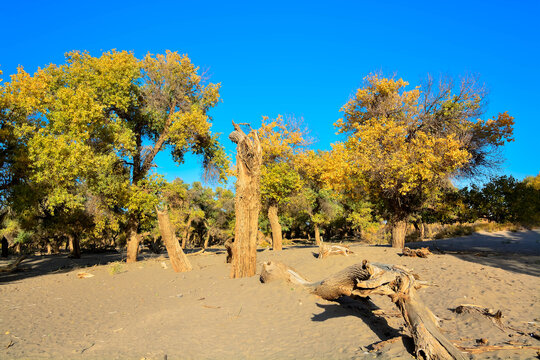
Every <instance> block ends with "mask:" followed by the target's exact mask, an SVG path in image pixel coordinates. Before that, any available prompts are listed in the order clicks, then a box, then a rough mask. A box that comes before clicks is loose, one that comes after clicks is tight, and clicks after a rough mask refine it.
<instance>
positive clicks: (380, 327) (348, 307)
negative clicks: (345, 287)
mask: <svg viewBox="0 0 540 360" xmlns="http://www.w3.org/2000/svg"><path fill="white" fill-rule="evenodd" d="M337 302H338V303H339V304H317V306H318V307H320V308H321V309H323V310H324V311H323V312H322V313H320V314H315V315H313V317H312V318H311V320H312V321H326V320H328V319H332V318H339V317H346V316H356V317H359V318H360V319H362V321H363V322H364V323H365V324H366V325H367V326H369V328H370V329H371V331H373V333H375V335H377V336H378V337H379V339H380V340H381V341H385V340H388V339H391V338H395V337H400V336H401V337H402V339H403V345H404V346H405V348H406V349H407V351H408V352H409V353H410V354H411V355H413V356H414V342H413V339H412V338H411V337H409V336H407V335H404V334H403V333H402V332H400V331H399V330H397V329H395V328H393V327H391V326H390V325H389V324H388V322H387V321H386V319H385V318H384V317H382V316H376V315H374V314H373V312H372V311H373V310H377V309H379V308H378V307H377V306H376V305H375V304H374V303H373V302H372V301H371V300H369V298H367V299H359V300H355V299H351V298H349V297H341V298H339V299H338V300H337ZM374 344H376V343H374ZM374 344H371V345H368V346H367V348H368V349H369V348H372V346H373V345H374Z"/></svg>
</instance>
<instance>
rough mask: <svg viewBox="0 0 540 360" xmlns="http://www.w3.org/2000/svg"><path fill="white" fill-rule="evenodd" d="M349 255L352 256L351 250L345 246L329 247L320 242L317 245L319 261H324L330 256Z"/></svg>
mask: <svg viewBox="0 0 540 360" xmlns="http://www.w3.org/2000/svg"><path fill="white" fill-rule="evenodd" d="M349 254H354V253H353V252H352V251H351V249H349V247H348V246H347V245H342V244H338V245H330V244H326V243H324V242H322V241H321V242H320V244H319V259H324V258H325V257H328V256H330V255H345V256H349Z"/></svg>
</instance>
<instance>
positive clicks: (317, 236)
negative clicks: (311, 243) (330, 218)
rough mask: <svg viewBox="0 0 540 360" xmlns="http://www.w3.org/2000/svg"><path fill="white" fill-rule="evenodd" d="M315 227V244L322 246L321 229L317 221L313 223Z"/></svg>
mask: <svg viewBox="0 0 540 360" xmlns="http://www.w3.org/2000/svg"><path fill="white" fill-rule="evenodd" d="M313 227H314V228H315V244H317V246H321V231H320V230H319V224H317V223H315V224H313Z"/></svg>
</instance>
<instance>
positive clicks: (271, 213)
mask: <svg viewBox="0 0 540 360" xmlns="http://www.w3.org/2000/svg"><path fill="white" fill-rule="evenodd" d="M268 220H269V221H270V227H271V228H272V250H274V251H280V250H282V248H283V246H282V243H283V237H282V233H281V225H280V224H279V216H278V208H277V206H276V205H275V204H272V205H270V206H269V207H268Z"/></svg>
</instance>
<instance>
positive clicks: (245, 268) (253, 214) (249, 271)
mask: <svg viewBox="0 0 540 360" xmlns="http://www.w3.org/2000/svg"><path fill="white" fill-rule="evenodd" d="M233 126H234V129H235V131H233V132H232V133H231V134H230V135H229V139H231V141H233V142H234V143H236V169H237V174H236V197H235V200H234V208H235V213H236V224H235V229H234V237H235V238H234V242H233V243H232V244H231V245H232V251H231V253H232V267H231V278H241V277H248V276H253V275H255V272H256V267H257V231H258V228H259V211H260V208H261V204H260V177H261V170H260V168H261V163H262V148H261V144H260V141H259V136H258V135H257V131H255V130H251V132H250V133H249V135H246V134H245V133H244V132H243V131H242V129H241V128H240V126H238V125H237V124H235V123H234V121H233Z"/></svg>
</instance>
